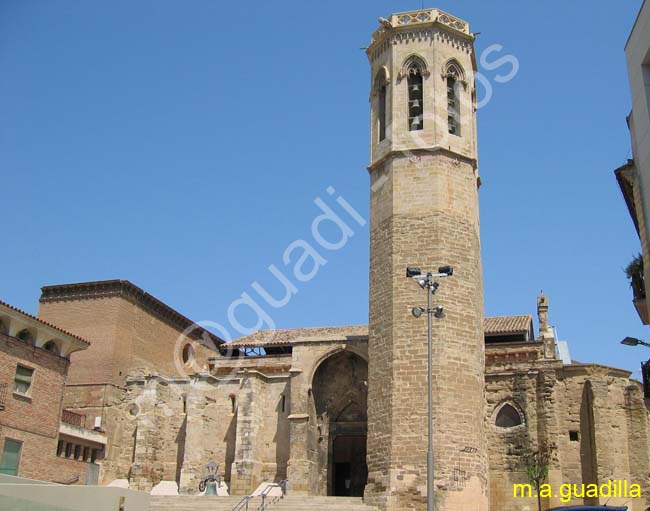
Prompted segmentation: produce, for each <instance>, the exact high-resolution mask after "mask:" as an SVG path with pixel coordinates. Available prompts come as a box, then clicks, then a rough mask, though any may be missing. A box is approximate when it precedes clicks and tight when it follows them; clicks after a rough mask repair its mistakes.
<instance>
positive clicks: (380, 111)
mask: <svg viewBox="0 0 650 511" xmlns="http://www.w3.org/2000/svg"><path fill="white" fill-rule="evenodd" d="M389 84H390V73H389V71H388V68H387V67H386V66H381V67H380V68H379V71H377V74H376V75H375V79H374V83H373V85H372V96H373V102H374V105H373V111H374V113H375V135H374V136H375V138H376V139H377V142H381V141H382V140H384V139H385V138H386V127H387V123H388V85H389Z"/></svg>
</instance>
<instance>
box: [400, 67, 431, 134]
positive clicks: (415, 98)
mask: <svg viewBox="0 0 650 511" xmlns="http://www.w3.org/2000/svg"><path fill="white" fill-rule="evenodd" d="M427 76H429V71H428V69H427V65H426V63H425V62H424V60H423V59H422V58H420V57H419V56H417V55H411V56H410V57H408V58H407V59H406V60H405V61H404V64H403V65H402V69H401V71H400V73H399V79H400V80H401V79H402V78H406V81H407V88H408V105H407V110H408V123H409V124H408V128H409V131H420V130H422V129H424V78H426V77H427Z"/></svg>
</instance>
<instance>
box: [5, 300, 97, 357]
mask: <svg viewBox="0 0 650 511" xmlns="http://www.w3.org/2000/svg"><path fill="white" fill-rule="evenodd" d="M0 306H2V307H6V308H7V309H10V310H12V311H14V312H17V313H18V314H21V315H22V316H25V317H26V318H29V319H31V320H33V321H37V322H39V323H41V324H42V325H45V326H47V327H50V328H52V329H54V330H56V331H58V332H61V333H62V334H64V335H67V336H68V337H73V338H74V339H77V340H78V341H81V342H83V343H86V344H87V345H89V346H90V342H88V341H87V340H86V339H84V338H83V337H79V336H78V335H75V334H73V333H70V332H68V331H67V330H63V329H62V328H59V327H58V326H56V325H54V324H52V323H49V322H47V321H43V320H42V319H40V318H37V317H36V316H32V315H31V314H30V313H29V312H25V311H24V310H20V309H19V308H18V307H14V306H13V305H10V304H8V303H7V302H3V301H2V300H0Z"/></svg>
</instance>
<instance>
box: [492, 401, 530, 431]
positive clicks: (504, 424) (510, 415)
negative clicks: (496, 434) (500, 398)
mask: <svg viewBox="0 0 650 511" xmlns="http://www.w3.org/2000/svg"><path fill="white" fill-rule="evenodd" d="M494 424H495V425H496V426H497V427H499V428H514V427H515V426H519V425H520V424H523V421H522V419H521V415H520V414H519V412H518V411H517V409H516V408H515V407H514V406H512V405H511V404H510V403H506V404H504V405H503V406H502V407H501V408H500V409H499V412H498V413H497V416H496V419H495V421H494Z"/></svg>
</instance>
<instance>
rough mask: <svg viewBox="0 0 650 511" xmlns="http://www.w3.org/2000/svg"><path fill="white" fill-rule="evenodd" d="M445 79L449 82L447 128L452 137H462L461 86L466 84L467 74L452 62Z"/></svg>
mask: <svg viewBox="0 0 650 511" xmlns="http://www.w3.org/2000/svg"><path fill="white" fill-rule="evenodd" d="M443 78H444V79H445V80H446V82H447V128H448V130H449V133H450V134H452V135H458V136H460V134H461V133H460V126H461V122H460V121H461V117H460V89H459V87H460V85H461V84H463V85H464V84H465V73H464V72H463V68H462V67H460V64H459V63H458V62H456V61H455V60H451V61H449V62H448V63H447V65H446V66H445V70H444V73H443Z"/></svg>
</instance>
